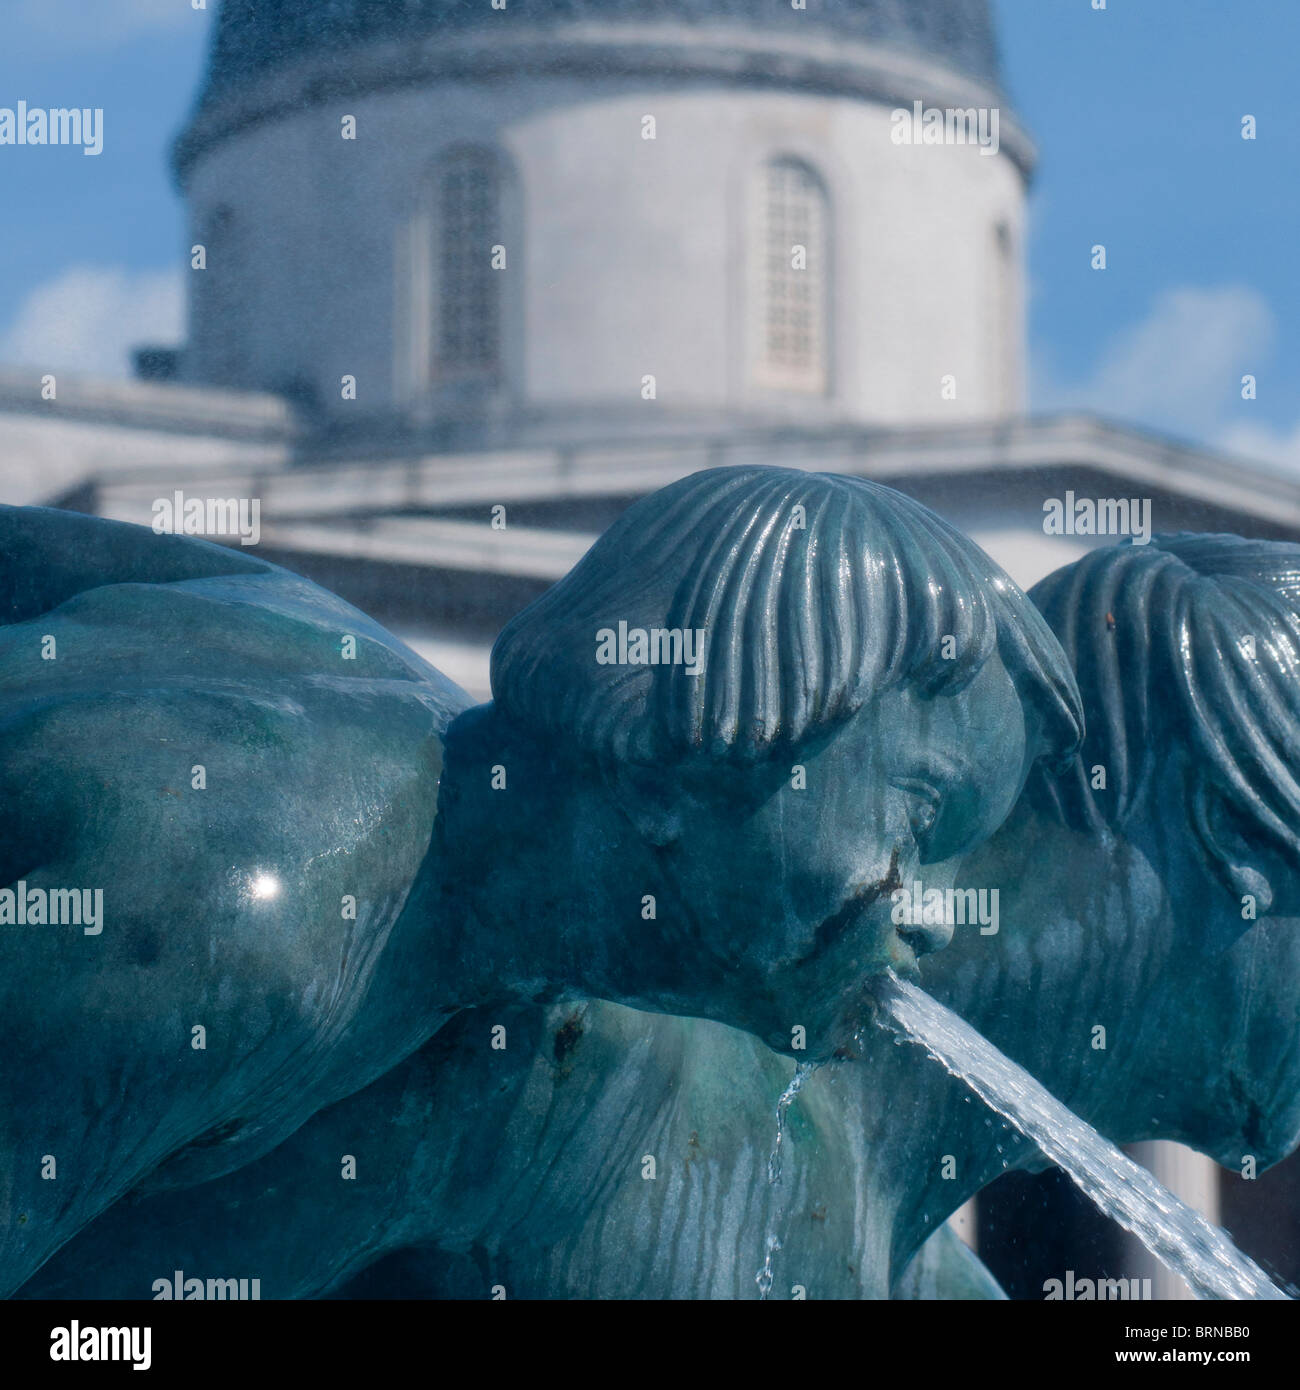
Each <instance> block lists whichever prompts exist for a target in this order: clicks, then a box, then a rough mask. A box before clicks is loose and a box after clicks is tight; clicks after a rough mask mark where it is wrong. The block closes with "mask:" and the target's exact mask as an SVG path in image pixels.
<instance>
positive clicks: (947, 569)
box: [492, 468, 1082, 765]
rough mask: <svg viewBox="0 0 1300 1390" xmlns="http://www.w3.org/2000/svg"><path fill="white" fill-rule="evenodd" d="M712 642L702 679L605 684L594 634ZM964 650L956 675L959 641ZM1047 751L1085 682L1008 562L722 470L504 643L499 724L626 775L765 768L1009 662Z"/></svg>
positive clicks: (795, 480) (678, 672) (677, 489)
mask: <svg viewBox="0 0 1300 1390" xmlns="http://www.w3.org/2000/svg"><path fill="white" fill-rule="evenodd" d="M620 620H622V621H625V622H626V623H627V625H628V627H629V629H633V628H643V629H651V628H660V629H694V630H700V631H702V633H703V638H702V650H703V671H702V673H701V674H699V675H696V676H692V675H690V674H689V673H688V672H687V670H686V668H685V666H684V665H682V664H677V665H671V664H669V665H613V664H610V665H600V664H598V663H597V660H596V652H597V633H598V632H599V631H600V630H601V629H616V628H617V627H618V624H619V622H620ZM946 637H951V638H952V639H953V643H952V644H951V647H950V656H951V659H946V658H945V655H944V639H945V638H946ZM995 650H996V651H999V652H1000V653H1001V655H1002V658H1003V661H1004V662H1005V664H1006V666H1007V669H1008V671H1009V672H1010V674H1011V677H1012V679H1013V680H1014V681H1015V683H1016V686H1017V689H1018V690H1019V691H1020V694H1021V698H1022V699H1023V700H1025V702H1026V704H1027V705H1029V706H1030V707H1031V709H1032V710H1033V711H1034V712H1035V713H1036V714H1037V716H1038V722H1037V724H1036V725H1035V726H1034V727H1036V728H1037V729H1038V730H1039V731H1040V736H1041V742H1042V749H1041V751H1042V752H1044V753H1047V754H1050V755H1053V756H1055V757H1066V756H1068V755H1070V754H1071V753H1072V752H1073V751H1074V749H1075V748H1076V747H1077V746H1078V742H1079V738H1080V735H1081V730H1082V718H1081V715H1080V709H1079V702H1078V692H1077V691H1076V689H1075V686H1074V680H1073V677H1072V676H1071V674H1070V670H1069V667H1068V664H1067V663H1066V662H1065V661H1064V659H1063V657H1062V654H1061V651H1060V649H1059V647H1058V646H1057V643H1056V641H1055V639H1054V638H1053V637H1052V635H1051V633H1050V632H1049V630H1048V628H1047V625H1046V624H1045V623H1044V621H1043V619H1042V618H1041V617H1040V616H1039V614H1038V612H1037V610H1036V609H1035V608H1034V607H1033V605H1032V604H1031V603H1029V601H1028V600H1027V599H1026V598H1025V595H1024V594H1023V593H1021V591H1020V590H1019V589H1018V588H1017V587H1016V586H1015V584H1013V583H1012V582H1011V580H1010V579H1008V578H1007V576H1006V575H1005V574H1003V572H1002V571H1001V570H1000V569H999V568H998V567H997V566H996V565H995V564H994V563H993V561H992V560H991V559H989V557H988V556H987V555H986V554H985V553H984V552H983V551H982V550H980V548H979V547H978V546H976V545H975V544H974V543H973V542H972V541H970V540H968V539H967V538H966V537H965V536H963V535H961V533H960V532H958V531H956V530H954V529H953V528H952V527H951V526H949V525H948V524H947V522H945V521H943V520H941V519H940V518H939V517H938V516H936V515H935V514H934V513H933V512H931V511H929V510H928V509H927V508H926V507H923V506H922V505H921V504H920V503H919V502H915V501H913V500H912V499H911V498H909V497H906V496H904V495H903V494H902V493H899V492H895V491H894V490H893V489H891V488H887V487H883V486H881V485H880V484H878V483H870V482H866V481H864V480H862V479H858V478H846V477H839V476H837V475H834V474H828V473H806V472H802V471H799V470H796V469H786V468H716V469H710V470H709V471H707V472H703V473H696V474H693V475H691V476H690V477H687V478H683V479H681V480H680V481H679V482H676V483H674V484H672V485H671V486H669V487H666V488H663V489H662V490H661V491H659V492H656V493H653V494H652V495H651V496H649V497H646V498H643V499H642V500H641V501H639V502H637V503H636V504H635V505H634V506H632V507H630V508H629V509H628V511H627V512H625V513H624V514H623V516H622V517H620V518H619V520H618V521H617V522H615V524H614V525H613V526H611V527H610V529H609V530H608V531H606V532H605V534H604V535H603V536H601V538H600V539H599V540H598V541H597V542H596V543H595V545H593V546H592V548H591V549H590V550H589V551H588V552H587V554H586V555H585V556H584V557H583V559H582V560H581V561H580V562H579V563H578V565H576V566H575V567H574V569H573V570H572V571H571V572H570V573H569V574H568V575H567V576H566V577H565V578H564V579H562V580H561V581H560V582H559V583H558V584H556V585H555V586H554V587H553V588H552V589H550V590H548V591H547V593H545V594H543V595H542V597H541V598H540V599H538V600H537V601H536V602H535V603H534V604H532V605H531V606H530V607H529V608H527V609H525V610H524V611H523V612H522V613H520V614H519V615H518V616H517V617H516V618H515V619H514V620H513V621H512V622H510V623H509V624H508V625H507V626H506V628H505V629H504V630H503V631H502V633H501V635H500V637H499V638H498V639H497V642H496V645H495V647H494V648H493V650H492V692H493V696H494V698H495V700H496V702H497V707H498V709H500V710H501V711H502V712H503V713H504V714H505V715H506V716H508V717H509V718H510V719H511V720H512V721H513V722H515V723H516V724H518V725H520V726H522V727H523V728H524V729H526V730H528V731H530V732H531V733H532V734H533V735H534V736H536V737H538V738H542V739H547V740H556V741H558V742H559V743H560V744H561V745H564V746H568V747H574V748H575V749H578V750H581V751H582V752H583V753H585V754H587V755H588V756H590V757H592V758H594V759H595V760H597V762H599V763H601V764H604V765H610V764H612V763H613V762H616V761H617V762H633V763H643V764H649V763H656V762H681V761H685V760H687V759H689V758H692V757H694V756H700V757H703V758H708V759H716V760H727V761H732V762H741V763H753V762H757V761H760V760H762V759H765V758H767V757H769V756H772V755H774V754H775V753H776V752H778V751H780V750H785V749H788V748H793V747H794V746H796V745H799V744H801V743H803V742H804V741H805V740H809V739H812V738H814V737H816V736H817V735H819V734H821V733H823V732H829V731H831V730H833V729H834V728H835V727H837V726H838V725H840V724H842V723H843V722H844V721H845V720H847V719H849V718H850V717H851V716H852V715H853V714H854V713H856V712H857V711H858V710H859V709H861V708H862V707H863V706H864V705H865V704H866V703H867V702H868V701H870V700H871V699H872V698H873V696H875V695H877V694H879V693H880V692H882V691H885V690H888V689H889V688H890V687H892V686H896V685H902V684H911V685H914V686H916V687H919V688H920V689H921V690H922V691H923V692H925V693H926V694H928V695H942V694H946V693H952V692H956V691H958V690H960V689H961V688H962V687H964V686H965V685H967V684H968V683H969V682H970V681H971V680H972V679H974V677H975V676H976V674H977V673H978V672H979V671H980V669H981V668H982V667H983V666H984V664H985V662H986V661H987V660H988V659H989V657H990V656H991V655H992V653H993V652H994V651H995Z"/></svg>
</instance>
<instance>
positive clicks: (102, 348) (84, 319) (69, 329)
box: [0, 265, 185, 377]
mask: <svg viewBox="0 0 1300 1390" xmlns="http://www.w3.org/2000/svg"><path fill="white" fill-rule="evenodd" d="M184 326H185V281H184V276H183V274H182V272H181V271H179V270H145V271H129V270H124V269H122V268H121V267H102V266H87V265H81V266H71V267H69V268H68V269H67V270H65V271H63V272H62V274H60V275H58V276H57V277H56V278H55V279H53V280H47V281H46V282H45V283H44V284H43V285H37V286H36V287H35V288H34V289H33V290H31V291H30V292H29V293H28V295H27V297H26V299H24V300H23V302H22V303H21V304H20V305H19V306H18V312H17V313H16V314H15V315H14V318H13V322H12V323H11V324H10V325H9V327H8V328H7V329H6V330H5V331H4V332H3V333H2V334H0V362H3V363H6V364H13V365H15V366H30V367H39V368H42V369H46V370H50V371H63V372H70V373H72V374H74V375H82V376H113V377H121V376H129V375H130V374H131V370H132V368H131V349H132V348H134V347H140V346H143V345H145V344H157V345H159V346H168V345H171V344H174V343H178V342H180V340H181V337H182V334H183V332H184Z"/></svg>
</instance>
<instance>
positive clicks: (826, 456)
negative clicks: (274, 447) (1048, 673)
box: [92, 414, 1300, 574]
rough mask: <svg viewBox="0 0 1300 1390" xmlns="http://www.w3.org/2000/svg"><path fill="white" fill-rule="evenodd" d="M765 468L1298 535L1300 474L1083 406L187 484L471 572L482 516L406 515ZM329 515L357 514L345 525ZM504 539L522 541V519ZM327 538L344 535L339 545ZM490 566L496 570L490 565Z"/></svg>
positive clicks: (561, 537)
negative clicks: (1109, 505)
mask: <svg viewBox="0 0 1300 1390" xmlns="http://www.w3.org/2000/svg"><path fill="white" fill-rule="evenodd" d="M762 463H768V464H779V465H781V466H784V467H796V468H805V469H807V470H808V471H810V472H812V471H817V472H823V471H828V472H841V473H847V474H851V475H856V476H858V477H867V478H873V479H878V480H880V481H897V482H902V481H905V480H917V481H920V480H925V481H927V482H938V481H941V480H942V479H944V478H962V477H972V476H988V475H989V474H996V473H999V472H1002V473H1025V472H1034V473H1040V474H1044V475H1051V474H1053V473H1058V472H1060V471H1061V470H1064V469H1084V470H1090V471H1093V472H1100V473H1103V474H1107V475H1110V476H1113V477H1114V478H1116V479H1117V480H1118V481H1119V484H1120V486H1122V488H1123V489H1124V493H1125V495H1129V494H1131V493H1132V490H1133V489H1134V488H1141V487H1144V486H1145V487H1150V488H1153V489H1156V490H1158V491H1163V492H1167V493H1171V494H1175V495H1178V496H1181V497H1185V498H1189V499H1193V500H1197V501H1201V502H1204V503H1206V504H1208V505H1210V506H1214V507H1217V508H1220V509H1222V510H1225V511H1229V512H1234V513H1237V514H1239V515H1242V516H1249V517H1253V518H1256V519H1258V520H1259V521H1260V522H1261V523H1266V524H1268V525H1269V526H1274V527H1276V526H1282V527H1290V528H1294V529H1296V530H1300V482H1297V481H1296V480H1294V479H1292V478H1288V477H1286V476H1285V475H1283V474H1282V473H1280V472H1273V471H1270V470H1269V469H1267V468H1263V467H1260V466H1258V465H1252V464H1250V463H1246V462H1243V461H1242V460H1240V459H1237V458H1233V457H1230V456H1228V455H1226V454H1219V453H1215V452H1212V451H1209V450H1203V449H1198V448H1194V447H1192V446H1190V445H1187V444H1184V443H1180V442H1178V441H1176V440H1172V439H1169V438H1166V437H1164V436H1161V435H1158V434H1154V433H1150V432H1147V431H1144V430H1140V429H1135V428H1133V427H1131V426H1127V425H1122V424H1118V423H1116V422H1113V421H1110V420H1105V419H1102V418H1099V417H1096V416H1090V415H1080V414H1069V415H1052V416H1046V417H1037V418H1028V419H1016V420H1007V421H999V422H990V423H970V424H965V425H960V424H959V425H951V426H943V427H939V426H934V427H924V426H923V427H915V428H907V429H896V430H875V431H873V430H862V429H806V430H793V429H792V430H789V431H785V432H779V431H772V430H768V431H759V432H757V433H756V434H754V435H739V436H736V437H734V438H700V439H698V440H696V441H694V442H690V441H683V440H673V441H658V442H655V441H650V440H644V441H639V442H625V443H622V444H610V445H606V446H601V445H583V446H577V447H574V448H568V449H529V450H523V449H521V450H515V451H504V452H492V453H489V452H482V453H474V454H454V455H452V454H434V455H428V456H425V457H422V458H413V459H406V460H401V461H393V462H384V463H378V464H376V463H374V462H364V461H358V462H354V463H350V464H348V463H332V464H329V465H323V466H322V465H317V466H313V467H303V466H289V467H266V466H239V465H237V466H234V467H232V468H231V469H229V470H222V471H220V472H217V471H215V470H214V471H210V472H207V473H199V472H197V471H196V472H195V473H194V474H193V475H192V476H187V479H186V488H187V490H188V491H190V492H191V493H193V494H197V493H198V492H200V491H202V490H203V488H204V487H205V486H206V487H207V488H208V489H209V492H208V495H222V496H226V495H234V494H238V495H240V496H249V497H257V498H259V499H260V500H261V503H262V510H263V516H264V518H265V527H266V528H279V529H281V530H282V531H284V532H285V533H286V536H285V539H286V540H287V539H288V537H287V533H288V532H290V531H292V532H295V533H296V541H297V545H295V547H294V548H297V546H298V545H301V544H302V543H303V542H306V541H307V540H308V538H310V545H311V546H312V547H313V548H315V547H316V546H318V545H319V546H321V547H323V548H324V549H325V550H327V551H330V553H333V552H334V551H335V550H337V553H340V554H344V553H354V552H355V553H357V554H371V553H373V554H374V555H376V556H378V555H379V554H380V553H381V552H382V549H383V547H384V545H386V544H388V543H390V542H391V543H397V542H398V541H399V540H400V542H401V545H402V548H403V553H407V552H408V551H409V552H411V553H414V552H413V551H412V550H411V547H413V546H416V545H417V544H418V543H417V540H416V537H417V534H423V536H424V538H425V542H424V543H425V544H426V545H427V546H428V547H429V548H427V549H426V555H427V557H428V563H429V564H430V566H432V567H435V568H436V567H438V565H439V564H440V563H444V564H445V565H446V566H448V567H450V568H464V567H473V566H472V565H469V564H468V560H467V556H468V552H467V551H466V549H465V546H466V544H467V542H466V536H467V535H468V534H469V533H468V532H462V531H461V530H460V529H458V528H459V527H463V526H467V525H468V526H470V527H471V528H472V530H473V532H474V534H475V535H477V536H478V541H477V544H478V547H479V554H480V555H482V554H483V551H482V545H483V537H482V532H483V527H482V525H481V524H479V523H464V522H456V521H454V520H449V519H447V518H439V517H436V516H427V515H426V516H424V517H419V516H411V515H410V514H411V513H430V512H436V511H438V510H439V509H453V508H465V507H471V506H476V505H480V504H481V505H482V506H483V507H484V508H485V509H486V508H487V507H488V506H489V505H492V504H496V503H503V504H506V505H510V504H512V503H523V502H538V501H554V500H559V499H566V498H567V499H578V498H584V499H593V498H620V497H627V498H628V499H629V500H630V499H632V498H634V497H638V496H641V495H643V494H645V493H647V492H651V491H653V490H654V489H656V488H659V487H663V486H666V485H667V484H668V483H670V482H674V481H676V479H678V478H680V477H682V476H684V475H685V474H688V473H693V472H696V471H697V470H699V469H701V468H708V467H713V466H717V465H719V464H762ZM162 478H163V470H159V469H156V468H151V469H142V470H137V471H135V472H132V473H128V472H117V471H115V472H114V473H113V475H112V476H111V477H104V478H102V479H99V480H97V481H98V486H99V492H100V495H101V497H102V499H103V501H104V503H105V505H106V506H107V507H108V509H109V514H111V515H113V516H116V517H119V518H121V519H126V520H130V519H144V518H147V516H148V507H149V505H150V503H151V501H152V499H153V498H154V497H155V496H157V495H158V488H159V486H160V485H161V481H160V480H162ZM92 481H96V480H92ZM403 514H405V515H403ZM332 519H344V520H346V522H347V528H346V530H340V528H339V527H338V526H337V524H331V520H332ZM394 527H396V528H397V529H396V530H394V529H393V528H394ZM439 528H442V529H439ZM448 528H450V529H448ZM544 530H545V528H537V534H536V535H535V536H534V533H533V532H532V531H529V533H528V535H529V536H530V537H533V538H534V539H535V540H536V544H535V545H531V546H530V547H529V548H528V555H527V556H526V557H524V559H523V560H521V563H524V562H525V561H526V564H525V570H526V571H527V572H529V573H539V572H540V573H548V574H549V573H550V572H551V571H552V570H553V569H554V566H555V565H556V564H558V563H559V561H560V559H561V557H565V558H567V557H570V556H573V555H574V547H575V546H577V545H578V544H579V542H580V541H581V540H582V537H581V536H580V534H579V533H573V532H555V533H553V534H552V536H551V538H550V539H549V540H547V539H543V537H542V533H543V532H544ZM267 534H268V535H270V534H271V532H270V530H268V531H267ZM509 534H510V535H517V534H518V532H517V528H515V527H512V528H511V530H510V533H509ZM331 535H333V536H335V537H336V538H337V539H336V540H335V542H334V544H333V546H332V547H331V546H330V544H329V538H330V536H331ZM586 539H587V540H590V539H593V538H592V537H587V538H586ZM512 544H513V543H512ZM443 550H445V551H446V554H445V555H444V556H443V559H442V561H441V562H440V561H439V554H440V553H441V551H443ZM502 555H503V557H505V558H501V559H500V565H503V566H505V569H506V570H508V571H509V572H512V573H513V572H516V571H515V570H513V569H510V566H509V558H508V556H509V550H508V548H507V549H505V550H503V552H502ZM470 558H472V557H470ZM499 558H500V557H499ZM530 566H531V567H532V568H529V567H530ZM479 567H481V568H488V569H493V568H499V567H500V566H499V565H497V564H496V563H495V562H491V563H490V562H488V561H487V560H484V561H483V563H482V564H481V565H480V566H479ZM519 572H524V571H519Z"/></svg>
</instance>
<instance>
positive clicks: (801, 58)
mask: <svg viewBox="0 0 1300 1390" xmlns="http://www.w3.org/2000/svg"><path fill="white" fill-rule="evenodd" d="M538 76H577V77H587V78H599V77H606V78H608V77H640V78H648V79H652V80H655V81H672V82H680V83H683V84H686V83H692V82H702V81H712V82H723V83H727V84H729V85H734V86H738V87H760V88H772V87H777V88H781V89H783V90H792V89H793V90H803V91H815V92H820V93H825V94H829V95H836V96H848V97H855V98H858V99H860V100H868V101H875V102H882V103H884V104H887V105H892V106H903V107H907V108H910V107H911V106H912V103H913V102H914V101H921V102H923V103H924V104H925V105H926V106H935V107H941V108H947V107H956V108H967V107H977V108H978V107H989V108H997V110H998V111H999V113H1000V114H999V145H1000V148H1001V151H1002V152H1003V153H1005V154H1006V155H1007V156H1008V157H1009V158H1010V159H1011V161H1012V162H1013V164H1014V165H1015V166H1016V168H1017V169H1018V170H1019V171H1020V173H1021V175H1022V177H1023V178H1024V179H1025V180H1026V182H1028V181H1029V179H1030V178H1031V177H1032V173H1033V169H1034V165H1035V162H1036V160H1037V151H1036V149H1035V147H1034V144H1033V142H1032V140H1031V139H1030V137H1029V135H1028V133H1027V131H1026V130H1025V129H1024V128H1023V127H1022V126H1021V125H1020V123H1019V122H1018V121H1017V119H1016V118H1015V116H1014V113H1013V112H1012V110H1011V107H1010V105H1009V103H1008V102H1007V101H1006V99H1005V97H1004V96H1003V94H1002V93H1001V92H1000V91H999V90H998V89H996V88H994V87H992V86H989V85H987V84H985V83H982V82H981V81H979V80H978V79H976V78H973V77H970V76H968V75H965V74H963V73H961V72H958V71H956V70H954V69H952V68H949V67H947V66H944V65H943V64H941V63H939V62H936V61H933V60H932V59H929V58H927V57H925V56H922V55H918V54H916V53H913V52H911V51H910V50H908V49H906V48H902V47H897V46H893V45H890V44H887V43H869V42H864V41H861V40H854V39H849V38H843V37H838V36H834V35H825V34H811V35H795V34H791V33H789V32H786V31H763V30H758V31H751V30H747V29H742V28H738V27H737V26H735V25H733V24H727V23H710V24H691V25H684V24H682V23H680V22H679V23H646V24H628V23H623V22H619V23H600V22H593V21H582V22H576V23H569V24H555V23H549V24H546V25H544V26H530V27H528V28H522V27H521V28H519V29H517V30H512V31H511V32H510V33H509V34H499V33H491V34H489V33H484V32H482V31H472V32H469V33H466V34H463V35H456V36H452V37H449V36H447V35H439V36H437V37H436V38H430V39H423V40H420V41H419V42H416V43H409V42H408V43H401V42H393V41H381V42H376V43H372V44H368V45H365V46H363V47H359V48H349V49H347V50H345V51H342V52H337V53H334V52H329V53H320V54H314V55H312V56H310V57H307V58H303V59H300V60H299V61H297V62H295V63H293V64H290V65H287V66H284V67H278V68H276V69H274V70H273V71H270V72H268V73H266V74H263V75H260V76H254V77H251V78H250V79H249V81H248V82H247V83H246V84H244V85H242V86H241V87H239V88H238V89H237V90H235V91H233V92H231V93H230V94H228V95H225V96H218V97H216V98H213V99H211V100H207V101H204V102H201V103H200V105H199V107H198V109H197V110H196V111H195V113H194V114H193V116H192V117H191V119H190V121H189V123H188V125H187V126H186V128H185V129H184V130H183V131H182V132H181V134H180V135H179V136H178V137H177V139H176V142H175V144H174V146H173V150H172V169H173V173H174V175H175V177H176V181H177V184H178V186H179V187H180V188H181V190H182V191H184V189H185V188H186V186H187V184H188V180H189V175H190V173H191V171H192V169H193V167H194V165H195V163H196V162H197V161H198V160H199V159H200V158H201V157H202V156H203V155H204V154H205V153H207V152H208V151H209V150H211V149H213V148H214V147H215V146H216V145H218V144H220V143H222V142H223V141H225V140H228V139H230V138H232V137H234V136H236V135H238V134H240V133H242V132H243V131H245V130H249V129H251V128H253V127H255V126H257V125H261V124H263V123H265V122H267V121H271V120H275V119H276V118H278V117H287V116H291V115H297V114H301V112H302V111H303V110H304V109H307V108H310V107H313V106H321V105H324V104H325V103H326V102H329V101H333V100H336V99H339V98H342V97H359V96H368V95H371V94H373V93H376V92H380V91H384V90H389V89H395V88H401V87H409V86H414V85H420V84H424V83H428V82H432V81H462V82H463V81H469V82H501V81H506V80H510V79H515V78H519V77H538Z"/></svg>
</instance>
